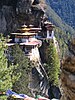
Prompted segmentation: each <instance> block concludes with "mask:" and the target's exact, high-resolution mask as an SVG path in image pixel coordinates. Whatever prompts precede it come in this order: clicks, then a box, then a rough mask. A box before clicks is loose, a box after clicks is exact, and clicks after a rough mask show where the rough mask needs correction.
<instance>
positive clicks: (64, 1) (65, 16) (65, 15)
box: [46, 0, 75, 28]
mask: <svg viewBox="0 0 75 100" xmlns="http://www.w3.org/2000/svg"><path fill="white" fill-rule="evenodd" d="M46 1H47V2H48V4H49V5H50V6H51V8H52V9H53V10H54V11H55V12H56V13H57V14H58V15H59V16H60V17H61V19H62V20H63V21H65V22H66V23H67V24H68V25H70V26H72V27H73V28H75V20H74V19H75V10H74V9H75V0H46Z"/></svg>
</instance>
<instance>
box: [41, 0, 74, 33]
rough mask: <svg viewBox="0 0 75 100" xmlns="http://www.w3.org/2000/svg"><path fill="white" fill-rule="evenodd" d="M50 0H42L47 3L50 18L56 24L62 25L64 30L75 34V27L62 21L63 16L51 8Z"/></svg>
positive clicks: (46, 11) (46, 9)
mask: <svg viewBox="0 0 75 100" xmlns="http://www.w3.org/2000/svg"><path fill="white" fill-rule="evenodd" d="M49 1H50V0H40V2H41V3H43V4H44V5H45V7H44V9H45V13H46V14H47V16H48V18H49V20H50V21H51V22H53V23H54V24H55V25H56V26H58V27H60V28H61V29H62V30H63V31H66V32H70V33H73V34H74V32H75V31H74V29H73V28H72V27H70V26H69V25H68V24H66V23H65V22H64V21H62V19H61V17H59V16H58V14H57V13H56V12H55V11H54V10H53V9H52V8H51V6H50V5H49V3H50V2H49Z"/></svg>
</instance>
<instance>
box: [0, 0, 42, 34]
mask: <svg viewBox="0 0 75 100" xmlns="http://www.w3.org/2000/svg"><path fill="white" fill-rule="evenodd" d="M38 3H39V1H38V0H35V1H34V0H14V1H12V0H5V1H2V0H1V1H0V33H6V34H9V33H10V32H14V31H15V30H16V29H17V28H18V27H19V26H20V25H22V24H27V25H29V24H33V25H34V26H39V25H40V22H41V16H42V15H43V11H42V10H41V8H40V7H36V6H32V4H33V5H36V4H38Z"/></svg>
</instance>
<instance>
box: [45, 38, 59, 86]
mask: <svg viewBox="0 0 75 100" xmlns="http://www.w3.org/2000/svg"><path fill="white" fill-rule="evenodd" d="M46 60H47V62H46V63H47V66H46V67H45V68H46V71H47V73H48V77H49V82H50V83H52V84H53V85H58V84H59V73H60V60H59V56H58V53H57V50H56V47H55V46H54V43H53V40H51V41H50V43H49V46H48V48H47V49H46Z"/></svg>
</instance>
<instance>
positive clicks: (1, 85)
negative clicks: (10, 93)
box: [0, 36, 19, 100]
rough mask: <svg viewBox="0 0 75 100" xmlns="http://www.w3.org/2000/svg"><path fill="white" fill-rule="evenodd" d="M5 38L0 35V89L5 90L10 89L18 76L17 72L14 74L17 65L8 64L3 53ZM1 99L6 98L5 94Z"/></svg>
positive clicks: (4, 99)
mask: <svg viewBox="0 0 75 100" xmlns="http://www.w3.org/2000/svg"><path fill="white" fill-rule="evenodd" d="M6 48H7V47H6V46H5V39H4V38H3V37H2V36H0V91H3V92H5V91H7V90H8V89H12V85H13V83H14V82H15V81H16V80H17V79H18V78H19V74H16V75H14V74H13V72H14V69H15V68H17V66H12V65H10V66H8V60H7V58H6V56H5V54H4V50H6ZM0 98H1V99H2V100H6V97H5V96H2V97H0Z"/></svg>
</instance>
